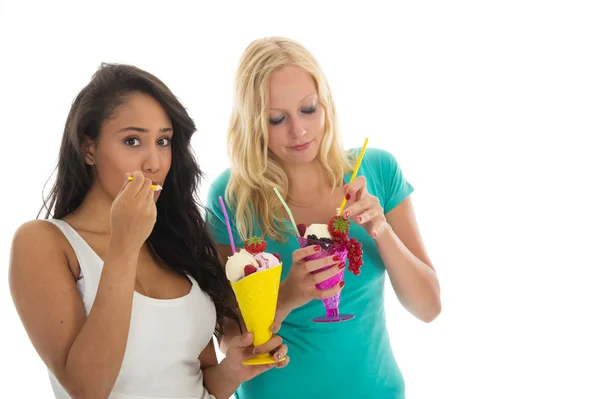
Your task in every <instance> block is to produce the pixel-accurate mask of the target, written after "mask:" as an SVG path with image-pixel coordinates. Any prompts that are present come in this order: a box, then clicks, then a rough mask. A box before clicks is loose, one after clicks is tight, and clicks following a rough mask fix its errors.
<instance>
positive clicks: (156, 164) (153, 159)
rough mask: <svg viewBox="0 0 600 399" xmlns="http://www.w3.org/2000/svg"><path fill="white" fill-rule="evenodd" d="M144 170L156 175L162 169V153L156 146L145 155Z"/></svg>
mask: <svg viewBox="0 0 600 399" xmlns="http://www.w3.org/2000/svg"><path fill="white" fill-rule="evenodd" d="M144 155H145V156H144V162H143V163H142V170H143V171H144V172H146V173H156V172H158V169H159V168H160V153H159V149H158V148H157V147H156V146H149V147H148V149H147V151H146V153H145V154H144Z"/></svg>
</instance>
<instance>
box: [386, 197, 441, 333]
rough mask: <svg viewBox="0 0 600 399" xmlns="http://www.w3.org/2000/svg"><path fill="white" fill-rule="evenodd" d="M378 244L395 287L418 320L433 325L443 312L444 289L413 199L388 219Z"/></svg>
mask: <svg viewBox="0 0 600 399" xmlns="http://www.w3.org/2000/svg"><path fill="white" fill-rule="evenodd" d="M385 217H386V219H387V225H385V226H384V227H383V228H382V229H381V232H380V233H379V234H378V235H377V237H376V239H375V243H376V244H377V248H378V249H379V254H380V255H381V259H382V260H383V263H384V264H385V268H386V269H387V272H388V275H389V276H390V281H391V283H392V287H393V288H394V291H395V293H396V296H397V297H398V299H399V300H400V302H401V303H402V305H403V306H404V307H405V308H406V309H407V310H408V311H409V312H411V313H412V314H413V315H414V316H415V317H418V318H419V319H421V320H423V321H425V322H430V321H433V320H434V319H435V318H436V317H437V316H438V315H439V313H440V312H441V300H440V285H439V281H438V278H437V274H436V272H435V269H434V268H433V266H432V264H431V260H430V259H429V256H428V255H427V252H426V250H425V245H424V244H423V240H422V239H421V235H420V232H419V228H418V225H417V221H416V217H415V213H414V211H413V207H412V201H411V199H410V197H408V198H406V199H404V201H402V202H401V203H400V204H399V205H397V206H396V207H395V208H394V209H392V210H391V211H389V212H388V213H387V214H386V215H385Z"/></svg>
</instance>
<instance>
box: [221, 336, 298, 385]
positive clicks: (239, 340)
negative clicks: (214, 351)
mask: <svg viewBox="0 0 600 399" xmlns="http://www.w3.org/2000/svg"><path fill="white" fill-rule="evenodd" d="M252 341H253V335H252V333H246V334H244V335H241V336H237V337H235V338H233V339H232V340H231V344H230V345H229V349H228V350H227V354H226V356H225V359H223V360H222V361H221V364H220V366H221V367H222V368H223V370H224V372H225V374H226V375H227V376H228V377H229V378H230V379H232V380H235V381H236V382H237V383H238V384H241V383H242V382H245V381H248V380H250V379H252V378H254V377H256V376H257V375H259V374H262V373H264V372H265V371H267V370H270V369H272V368H274V367H276V368H283V367H285V366H287V365H288V363H289V357H287V356H286V355H287V345H285V344H284V343H283V341H282V339H281V337H280V336H279V335H273V336H272V337H271V339H270V340H269V341H267V342H266V343H265V344H263V345H261V346H257V347H254V346H253V345H252ZM262 353H270V354H271V355H272V356H273V359H274V360H275V361H277V363H272V364H265V365H256V366H246V365H244V364H242V361H244V360H247V359H250V358H252V357H254V356H256V355H259V354H262ZM281 359H283V360H281Z"/></svg>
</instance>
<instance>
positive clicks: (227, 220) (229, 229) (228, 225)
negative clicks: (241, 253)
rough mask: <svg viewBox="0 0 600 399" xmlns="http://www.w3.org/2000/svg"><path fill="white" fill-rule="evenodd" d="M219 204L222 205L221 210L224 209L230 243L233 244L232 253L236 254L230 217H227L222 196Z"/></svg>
mask: <svg viewBox="0 0 600 399" xmlns="http://www.w3.org/2000/svg"><path fill="white" fill-rule="evenodd" d="M219 202H220V203H221V209H223V215H225V224H226V225H227V233H228V234H229V243H230V244H231V253H232V254H235V253H236V252H237V251H236V250H235V243H234V241H233V234H231V225H230V224H229V216H228V215H227V209H226V208H225V203H224V202H223V197H221V196H220V195H219Z"/></svg>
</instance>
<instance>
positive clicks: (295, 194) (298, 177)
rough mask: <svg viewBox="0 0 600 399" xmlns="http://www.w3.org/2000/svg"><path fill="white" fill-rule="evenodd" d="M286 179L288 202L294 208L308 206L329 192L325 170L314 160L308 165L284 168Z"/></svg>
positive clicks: (329, 186) (329, 187)
mask: <svg viewBox="0 0 600 399" xmlns="http://www.w3.org/2000/svg"><path fill="white" fill-rule="evenodd" d="M284 171H285V173H286V175H287V177H288V182H289V187H288V201H289V202H290V203H291V204H293V205H296V206H310V205H311V204H314V203H315V202H317V201H318V200H319V199H320V198H323V196H324V195H327V193H328V192H329V191H330V190H331V185H330V183H329V182H328V180H327V177H326V175H325V170H324V169H323V167H322V166H321V164H320V163H319V161H317V160H314V161H313V162H311V163H310V164H308V165H292V166H286V167H284Z"/></svg>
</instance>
